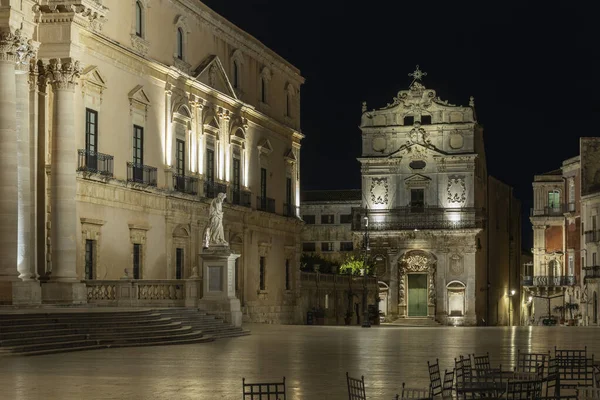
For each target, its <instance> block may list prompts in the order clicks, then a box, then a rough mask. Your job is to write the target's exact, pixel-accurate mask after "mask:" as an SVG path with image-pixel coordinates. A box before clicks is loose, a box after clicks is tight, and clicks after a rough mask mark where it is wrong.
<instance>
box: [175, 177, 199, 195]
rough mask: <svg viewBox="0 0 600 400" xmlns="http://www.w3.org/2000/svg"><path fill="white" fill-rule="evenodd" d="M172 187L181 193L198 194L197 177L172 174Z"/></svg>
mask: <svg viewBox="0 0 600 400" xmlns="http://www.w3.org/2000/svg"><path fill="white" fill-rule="evenodd" d="M173 189H175V190H176V191H178V192H181V193H186V194H192V195H196V194H198V178H194V177H193V176H185V175H179V174H173Z"/></svg>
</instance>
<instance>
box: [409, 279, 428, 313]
mask: <svg viewBox="0 0 600 400" xmlns="http://www.w3.org/2000/svg"><path fill="white" fill-rule="evenodd" d="M408 316H409V317H426V316H427V274H409V275H408Z"/></svg>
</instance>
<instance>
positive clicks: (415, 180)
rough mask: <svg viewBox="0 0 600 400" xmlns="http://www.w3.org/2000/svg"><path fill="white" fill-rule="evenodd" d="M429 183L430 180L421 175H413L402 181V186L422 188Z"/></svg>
mask: <svg viewBox="0 0 600 400" xmlns="http://www.w3.org/2000/svg"><path fill="white" fill-rule="evenodd" d="M430 183H431V178H430V177H428V176H425V175H421V174H414V175H411V176H409V177H408V178H406V179H404V184H405V185H406V186H408V187H416V186H419V187H423V186H428V185H429V184H430Z"/></svg>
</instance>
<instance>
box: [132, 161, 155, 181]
mask: <svg viewBox="0 0 600 400" xmlns="http://www.w3.org/2000/svg"><path fill="white" fill-rule="evenodd" d="M156 171H157V170H156V168H155V167H151V166H149V165H143V164H135V163H132V162H127V182H134V183H140V184H142V185H148V186H156Z"/></svg>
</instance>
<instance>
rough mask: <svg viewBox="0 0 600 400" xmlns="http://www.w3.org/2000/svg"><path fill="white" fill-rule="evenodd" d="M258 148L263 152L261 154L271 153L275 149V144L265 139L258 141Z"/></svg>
mask: <svg viewBox="0 0 600 400" xmlns="http://www.w3.org/2000/svg"><path fill="white" fill-rule="evenodd" d="M256 147H257V148H258V151H260V152H261V154H271V152H272V151H273V146H271V142H270V141H269V139H263V140H261V141H260V142H258V145H257V146H256Z"/></svg>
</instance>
